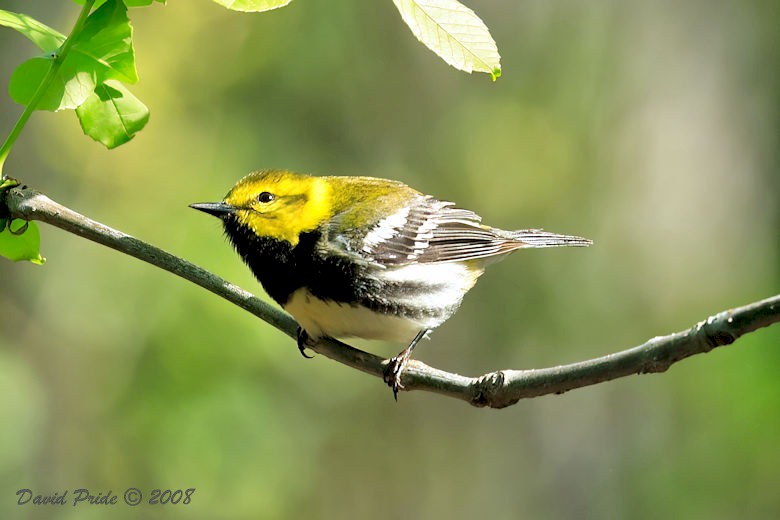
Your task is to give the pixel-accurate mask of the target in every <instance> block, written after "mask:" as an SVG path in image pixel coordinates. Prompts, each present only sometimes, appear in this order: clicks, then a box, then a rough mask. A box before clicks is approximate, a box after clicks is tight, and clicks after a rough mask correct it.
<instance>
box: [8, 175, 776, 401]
mask: <svg viewBox="0 0 780 520" xmlns="http://www.w3.org/2000/svg"><path fill="white" fill-rule="evenodd" d="M2 202H3V201H2V200H0V204H2ZM5 204H6V205H7V207H8V210H9V212H10V215H11V216H12V217H14V218H21V219H25V220H40V221H42V222H46V223H47V224H51V225H53V226H56V227H58V228H61V229H64V230H65V231H68V232H70V233H73V234H76V235H79V236H81V237H84V238H86V239H89V240H92V241H94V242H97V243H99V244H103V245H105V246H107V247H110V248H112V249H116V250H117V251H120V252H122V253H125V254H128V255H131V256H134V257H135V258H138V259H140V260H143V261H144V262H148V263H150V264H152V265H155V266H157V267H160V268H162V269H165V270H166V271H169V272H171V273H173V274H175V275H177V276H180V277H182V278H184V279H186V280H189V281H191V282H193V283H195V284H197V285H200V286H201V287H203V288H204V289H207V290H209V291H211V292H213V293H214V294H216V295H218V296H221V297H222V298H224V299H226V300H228V301H229V302H231V303H234V304H235V305H238V306H239V307H241V308H242V309H245V310H247V311H249V312H251V313H252V314H254V315H255V316H257V317H258V318H260V319H262V320H264V321H266V322H267V323H269V324H270V325H272V326H274V327H276V328H277V329H279V330H281V331H282V332H284V333H286V334H287V335H288V336H290V337H292V338H295V337H296V329H297V323H296V322H295V320H293V318H292V317H290V316H289V315H287V314H285V313H284V312H282V311H281V310H279V309H277V308H275V307H273V306H271V305H269V304H267V303H266V302H264V301H263V300H261V299H259V298H257V297H256V296H253V295H252V294H250V293H248V292H247V291H245V290H243V289H241V288H239V287H237V286H235V285H233V284H231V283H229V282H227V281H225V280H223V279H222V278H220V277H218V276H216V275H214V274H212V273H210V272H208V271H206V270H205V269H203V268H201V267H198V266H197V265H195V264H192V263H190V262H188V261H186V260H183V259H181V258H178V257H176V256H174V255H172V254H170V253H168V252H166V251H163V250H162V249H159V248H157V247H155V246H152V245H150V244H147V243H146V242H143V241H141V240H138V239H137V238H134V237H132V236H130V235H126V234H124V233H122V232H120V231H117V230H115V229H112V228H110V227H108V226H105V225H103V224H101V223H99V222H95V221H94V220H90V219H88V218H87V217H85V216H83V215H81V214H79V213H76V212H75V211H72V210H70V209H68V208H66V207H64V206H62V205H60V204H57V203H56V202H54V201H52V200H51V199H49V198H48V197H46V196H45V195H42V194H40V193H38V192H36V191H34V190H32V189H29V188H26V187H22V188H13V189H11V190H9V191H8V192H7V195H6V200H5ZM777 322H780V295H777V296H773V297H771V298H767V299H765V300H762V301H759V302H755V303H751V304H749V305H745V306H742V307H737V308H734V309H731V310H728V311H723V312H721V313H718V314H716V315H714V316H711V317H709V318H707V319H706V320H704V321H702V322H700V323H698V324H697V325H695V326H694V327H691V328H690V329H688V330H685V331H682V332H677V333H674V334H670V335H668V336H659V337H656V338H653V339H651V340H649V341H647V342H646V343H644V344H642V345H639V346H638V347H634V348H631V349H628V350H624V351H622V352H617V353H615V354H609V355H607V356H603V357H600V358H596V359H591V360H587V361H582V362H579V363H572V364H570V365H562V366H557V367H551V368H544V369H539V370H500V371H497V372H491V373H489V374H485V375H483V376H480V377H465V376H461V375H458V374H453V373H450V372H445V371H443V370H439V369H436V368H433V367H430V366H428V365H426V364H424V363H422V362H420V361H417V360H412V361H410V363H409V365H408V366H407V368H406V370H405V371H404V373H403V377H402V382H403V385H404V389H405V390H426V391H430V392H436V393H439V394H442V395H447V396H450V397H455V398H457V399H461V400H463V401H466V402H468V403H470V404H472V405H475V406H489V407H491V408H503V407H506V406H510V405H512V404H514V403H516V402H518V401H519V400H520V399H524V398H528V397H537V396H541V395H547V394H560V393H563V392H566V391H568V390H573V389H575V388H581V387H584V386H589V385H593V384H597V383H601V382H604V381H609V380H612V379H617V378H620V377H625V376H628V375H632V374H645V373H651V372H663V371H665V370H666V369H668V368H669V367H670V366H671V365H672V364H674V363H676V362H678V361H680V360H682V359H685V358H687V357H690V356H692V355H694V354H700V353H704V352H709V351H710V350H712V349H713V348H715V347H719V346H722V345H728V344H730V343H733V342H734V341H735V340H736V339H737V338H739V337H740V336H742V335H744V334H747V333H749V332H752V331H754V330H756V329H759V328H761V327H766V326H768V325H771V324H773V323H777ZM312 350H314V351H315V352H317V353H319V354H322V355H324V356H326V357H328V358H330V359H333V360H335V361H338V362H339V363H342V364H344V365H348V366H350V367H353V368H356V369H358V370H361V371H363V372H366V373H367V374H371V375H374V376H377V377H379V378H382V375H383V372H384V367H385V365H386V363H387V360H385V359H382V358H381V357H379V356H375V355H374V354H369V353H368V352H363V351H362V350H358V349H356V348H354V347H351V346H349V345H347V344H345V343H341V342H339V341H336V340H323V341H320V342H319V343H317V344H316V345H313V346H312Z"/></svg>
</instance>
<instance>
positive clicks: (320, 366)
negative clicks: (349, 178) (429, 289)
mask: <svg viewBox="0 0 780 520" xmlns="http://www.w3.org/2000/svg"><path fill="white" fill-rule="evenodd" d="M467 4H468V5H469V6H470V7H472V8H474V9H475V10H476V11H477V13H478V14H479V15H480V16H481V17H482V18H483V20H484V21H485V22H486V24H487V25H488V27H489V28H490V29H491V32H492V34H493V36H494V38H495V39H496V41H497V42H498V45H499V50H500V51H501V55H502V65H503V70H504V74H503V76H502V77H501V78H500V79H499V80H498V81H497V82H495V83H492V82H491V81H490V79H489V76H487V75H481V74H479V75H474V76H469V75H467V74H464V73H461V72H458V71H456V70H455V69H452V68H450V67H448V66H447V65H446V64H444V63H443V62H442V61H441V60H440V59H438V58H437V57H436V56H435V55H433V54H432V53H431V52H429V51H428V50H427V49H425V48H424V47H423V46H422V45H421V44H419V43H418V42H417V41H416V40H415V39H414V37H413V36H412V35H411V33H410V32H409V31H408V29H407V28H406V27H405V26H404V25H403V23H402V22H401V20H400V17H399V16H398V13H397V12H396V10H395V8H394V6H393V5H392V2H390V0H383V1H375V2H365V1H359V0H352V1H345V2H315V1H308V0H298V1H296V2H293V3H292V4H291V5H290V6H289V7H286V8H284V9H280V10H277V11H274V12H270V13H265V14H256V15H250V14H239V13H232V12H228V11H226V10H224V9H222V8H221V7H219V6H217V5H216V4H213V3H211V2H208V1H206V0H201V1H198V2H189V1H188V2H175V1H173V2H170V4H169V5H168V6H166V7H160V6H156V7H154V8H148V9H139V10H133V11H131V13H130V15H131V19H132V21H133V24H134V27H135V40H136V54H137V59H138V62H139V72H140V75H141V82H140V84H138V85H137V86H134V87H132V90H133V92H134V93H135V94H136V95H138V97H140V98H141V99H142V100H143V101H144V102H145V103H146V104H147V105H148V106H149V107H150V108H151V110H152V116H151V120H150V123H149V125H148V127H147V128H146V129H145V130H144V131H143V132H141V134H140V135H139V136H138V137H137V138H136V139H135V140H133V141H132V142H130V143H129V144H127V145H125V146H122V147H121V148H119V149H117V150H114V151H111V152H109V151H106V150H104V149H103V148H102V147H101V146H100V145H98V144H96V143H94V142H92V141H91V140H89V139H88V138H86V137H84V136H83V135H81V131H80V129H79V128H78V123H77V121H76V118H75V116H74V114H73V113H69V112H65V113H58V114H51V113H36V114H35V115H34V116H33V118H32V120H31V122H30V125H29V127H28V128H27V129H26V130H25V132H24V134H23V135H22V138H21V139H20V141H19V142H18V143H17V146H16V147H15V148H14V150H13V152H12V154H11V157H10V159H9V162H8V164H7V165H6V172H7V173H8V174H9V175H11V176H14V177H17V178H19V179H22V180H23V181H24V182H25V183H27V184H29V185H31V186H34V187H36V188H37V189H39V190H41V191H43V192H45V193H46V194H48V195H49V196H51V197H52V198H54V199H55V200H57V201H59V202H61V203H63V204H65V205H67V206H69V207H71V208H74V209H76V210H77V211H80V212H82V213H84V214H86V215H88V216H90V217H92V218H95V219H97V220H99V221H101V222H104V223H106V224H108V225H111V226H114V227H116V228H118V229H121V230H123V231H125V232H127V233H130V234H133V235H136V236H138V237H140V238H142V239H144V240H147V241H149V242H151V243H153V244H156V245H159V246H162V247H164V248H166V249H168V250H169V251H171V252H173V253H175V254H178V255H180V256H183V257H185V258H187V259H189V260H192V261H194V262H195V263H198V264H200V265H202V266H204V267H206V268H208V269H210V270H212V271H214V272H215V273H218V274H220V275H221V276H223V277H225V278H227V279H228V280H231V281H232V282H235V283H237V284H238V285H240V286H242V287H244V288H247V289H249V290H251V291H253V292H255V293H258V294H261V293H262V290H261V288H260V287H259V285H258V284H257V283H256V282H255V280H254V279H253V278H252V276H251V275H250V273H249V271H248V270H247V269H246V268H245V267H244V266H243V264H242V263H241V262H240V260H239V259H238V257H237V256H236V255H235V254H234V253H233V252H232V251H231V249H230V248H229V246H228V245H227V243H226V242H225V240H224V238H223V237H222V233H221V229H220V226H219V223H218V222H217V221H216V220H214V219H210V218H208V217H206V216H204V215H202V214H199V213H196V212H195V211H192V210H190V209H188V208H187V204H189V203H191V202H197V201H210V200H216V199H219V198H220V197H221V196H222V195H223V194H224V193H225V192H226V191H227V189H228V188H229V187H230V186H231V185H232V184H233V183H234V182H235V181H236V180H237V179H238V178H239V177H241V176H243V175H244V174H246V173H248V172H249V171H251V170H253V169H258V168H264V167H285V168H290V169H294V170H299V171H306V172H310V173H316V174H344V175H373V176H380V177H389V178H394V179H399V180H403V181H405V182H407V183H409V184H411V185H412V186H414V187H416V188H418V189H420V190H421V191H424V192H427V193H431V194H434V195H436V196H438V197H441V198H445V199H449V200H454V201H456V202H458V203H459V204H460V205H461V206H464V207H468V208H470V209H473V210H475V211H477V212H479V213H480V214H482V215H483V217H484V219H485V221H486V222H488V223H490V224H492V225H495V226H499V227H504V228H522V227H543V228H545V229H548V230H550V231H557V232H561V233H573V234H579V235H582V236H586V237H589V238H592V239H593V240H594V241H595V245H594V246H593V247H591V248H590V249H587V250H581V249H577V250H542V251H530V252H521V253H519V254H517V255H515V256H513V257H512V258H510V259H508V260H506V261H505V262H502V263H500V264H497V265H495V266H493V267H492V268H491V269H490V270H489V272H488V273H487V275H486V276H485V277H483V278H482V279H481V281H480V283H479V284H478V285H477V287H476V288H475V289H474V290H473V291H472V292H471V293H470V294H469V296H468V297H467V298H466V300H465V302H464V304H463V306H462V308H461V310H460V311H459V313H458V314H457V315H456V316H455V317H454V318H453V319H452V320H450V321H449V322H448V323H447V324H445V325H444V326H442V327H441V328H440V329H439V330H437V331H436V333H435V334H433V336H432V341H430V342H426V344H424V345H422V347H421V348H420V349H419V350H418V353H417V357H418V358H419V359H421V360H423V361H425V362H426V363H429V364H431V365H433V366H436V367H439V368H442V369H445V370H449V371H453V372H458V373H463V374H468V375H479V374H482V373H484V372H487V371H492V370H497V369H502V368H539V367H545V366H552V365H556V364H562V363H568V362H573V361H579V360H583V359H587V358H591V357H594V356H598V355H603V354H607V353H610V352H614V351H617V350H620V349H623V348H627V347H630V346H634V345H637V344H639V343H642V342H643V341H645V340H647V339H648V338H650V337H653V336H655V335H661V334H666V333H670V332H673V331H677V330H680V329H684V328H687V327H689V326H691V325H693V324H694V323H695V322H696V321H698V320H700V319H703V318H705V317H706V316H708V315H709V314H712V313H715V312H718V311H720V310H723V309H726V308H729V307H733V306H736V305H740V304H744V303H748V302H751V301H754V300H757V299H761V298H763V297H766V296H769V295H772V294H775V293H777V292H780V268H779V266H780V233H778V230H779V229H780V217H779V216H780V182H779V181H780V177H779V176H778V170H779V169H780V110H778V107H780V31H778V30H777V20H778V19H780V4H778V3H777V2H767V1H762V0H749V1H743V2H725V1H714V2H713V1H703V0H694V1H691V2H684V3H679V2H674V1H671V0H661V1H660V2H643V1H640V0H627V1H622V2H618V1H600V2H586V1H556V0H552V1H547V2H539V1H532V0H530V1H529V0H521V1H519V2H493V1H488V0H470V1H468V2H467ZM0 8H3V9H8V10H14V11H22V12H26V13H29V14H31V15H33V16H36V17H37V18H39V19H40V20H42V21H43V22H45V23H47V24H49V25H51V26H53V27H56V28H58V29H59V30H61V31H63V32H66V33H67V32H68V30H69V28H70V27H71V25H72V23H73V21H74V20H75V17H76V16H77V13H78V7H77V6H76V5H75V4H73V3H72V2H68V1H57V2H54V1H47V2H28V1H24V0H16V1H2V2H0ZM34 54H36V50H35V48H34V47H33V46H32V44H30V43H29V42H28V41H27V40H25V39H23V38H22V37H21V36H19V35H18V34H16V33H14V32H13V31H11V30H7V29H2V30H0V84H2V89H3V91H5V89H6V88H7V83H8V78H9V76H10V73H11V71H12V69H13V67H14V66H16V65H17V64H18V63H20V62H21V61H23V60H24V59H26V58H27V57H29V56H32V55H34ZM20 112H21V108H20V107H19V106H17V105H14V104H13V103H12V102H11V101H10V100H9V99H8V98H7V95H6V94H3V96H2V98H1V99H0V130H1V131H2V134H3V135H5V134H6V133H7V132H8V130H9V129H10V128H11V126H12V124H13V121H14V120H15V119H16V117H18V114H19V113H20ZM41 234H42V239H43V246H42V247H43V254H44V256H46V257H47V258H48V262H47V263H46V265H45V266H44V267H37V266H34V265H32V264H13V263H11V262H8V261H4V260H0V421H1V422H2V427H0V517H3V518H39V517H42V518H45V517H52V518H108V517H110V518H120V519H122V518H304V517H307V518H369V517H370V518H378V519H382V518H387V519H399V518H440V517H450V518H466V517H475V516H481V517H489V518H496V519H504V518H506V519H511V518H534V519H569V518H593V519H602V518H638V519H657V518H686V519H708V520H711V519H718V518H724V519H726V518H737V517H744V518H751V519H759V518H777V517H778V516H779V515H780V494H778V491H777V489H778V482H780V469H778V468H780V448H779V447H778V438H780V379H778V368H779V367H780V350H779V349H778V346H779V344H780V326H775V327H773V328H770V329H765V330H762V331H759V332H756V333H754V334H751V335H749V336H747V337H745V338H743V339H741V340H740V341H739V342H738V343H736V344H735V345H734V346H732V347H726V348H722V349H717V350H716V351H714V352H713V353H711V354H709V355H702V356H696V357H694V358H692V359H689V360H687V361H684V362H682V363H680V364H678V365H675V366H674V367H672V369H671V370H670V371H669V372H667V373H665V374H662V375H654V376H642V377H631V378H627V379H623V380H620V381H615V382H610V383H606V384H601V385H598V386H595V387H591V388H586V389H581V390H577V391H574V392H570V393H567V394H564V395H562V396H550V397H543V398H538V399H532V400H527V401H523V402H520V403H519V404H517V405H516V406H513V407H511V408H508V409H505V410H500V411H495V410H485V409H476V408H471V407H469V406H468V405H466V404H464V403H462V402H459V401H455V400H452V399H447V398H443V397H439V396H436V395H433V394H427V393H422V392H414V393H403V394H401V395H400V399H399V402H398V403H395V402H393V400H392V397H391V393H390V391H389V390H388V389H387V388H386V387H384V386H383V384H382V383H381V382H380V381H379V380H378V379H375V378H371V377H368V376H366V375H363V374H361V373H358V372H356V371H355V370H351V369H348V368H346V367H343V366H341V365H338V364H336V363H334V362H331V361H329V360H327V359H325V358H323V357H320V356H318V357H316V358H315V359H313V360H303V359H302V358H301V357H300V355H299V354H298V352H297V350H296V348H295V345H294V344H293V342H292V341H290V340H289V339H288V338H287V337H285V336H284V335H282V334H281V333H279V332H276V331H275V330H274V329H272V328H271V327H269V326H267V325H265V324H264V323H262V322H260V321H258V320H257V319H254V318H253V317H251V316H250V315H249V314H247V313H246V312H244V311H242V310H240V309H238V308H236V307H233V306H231V305H229V304H227V303H225V302H224V301H222V300H220V299H218V298H217V297H215V296H213V295H211V294H209V293H207V292H205V291H203V290H202V289H200V288H197V287H195V286H193V285H191V284H189V283H187V282H184V281H182V280H180V279H177V278H175V277H173V276H171V275H169V274H167V273H164V272H162V271H160V270H158V269H154V268H152V267H150V266H147V265H145V264H142V263H140V262H138V261H136V260H133V259H130V258H128V257H125V256H123V255H120V254H118V253H115V252H113V251H110V250H108V249H106V248H103V247H100V246H97V245H94V244H92V243H89V242H86V241H84V240H81V239H79V238H77V237H75V236H73V235H69V234H67V233H64V232H61V231H59V230H57V229H54V228H51V227H48V226H45V225H42V226H41ZM354 343H355V344H356V345H358V346H360V345H361V342H360V341H356V342H354ZM367 348H369V349H371V350H373V351H374V352H377V353H379V354H382V355H391V354H393V353H395V352H396V351H397V350H398V349H399V345H383V344H373V345H370V346H368V347H367ZM130 486H134V487H138V488H139V489H141V490H142V491H144V492H145V493H148V492H149V490H151V489H153V488H163V489H166V488H168V489H186V488H190V487H194V488H196V489H197V491H196V493H195V494H194V496H193V501H192V503H191V504H190V505H188V506H183V505H181V504H180V505H177V506H171V505H168V506H150V505H145V506H139V507H136V508H131V507H128V506H124V505H118V506H115V507H113V508H110V509H107V508H105V507H97V506H93V507H84V506H81V507H77V508H73V507H70V506H68V507H49V508H42V507H35V508H34V507H32V506H30V505H28V506H24V507H20V506H17V505H16V495H15V493H16V490H18V489H20V488H31V489H33V491H34V492H36V493H54V492H61V491H62V490H65V489H69V490H71V493H72V491H73V490H74V489H76V488H79V487H88V488H90V489H91V490H92V491H93V492H97V491H101V492H105V491H107V490H109V489H110V490H112V491H113V493H114V494H119V495H120V500H121V493H122V492H123V491H124V489H126V488H127V487H130ZM107 515H110V516H107Z"/></svg>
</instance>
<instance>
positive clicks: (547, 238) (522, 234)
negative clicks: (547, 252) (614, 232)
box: [510, 229, 593, 247]
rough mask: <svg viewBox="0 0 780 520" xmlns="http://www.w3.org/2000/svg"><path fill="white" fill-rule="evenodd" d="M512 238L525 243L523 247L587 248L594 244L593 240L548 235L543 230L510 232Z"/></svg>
mask: <svg viewBox="0 0 780 520" xmlns="http://www.w3.org/2000/svg"><path fill="white" fill-rule="evenodd" d="M510 233H511V235H512V238H513V239H514V240H518V241H520V242H523V244H525V246H523V247H562V246H569V247H586V246H589V245H591V244H593V241H592V240H588V239H587V238H582V237H575V236H573V235H558V234H556V233H548V232H546V231H542V230H541V229H521V230H518V231H510Z"/></svg>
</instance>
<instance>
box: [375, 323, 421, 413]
mask: <svg viewBox="0 0 780 520" xmlns="http://www.w3.org/2000/svg"><path fill="white" fill-rule="evenodd" d="M428 332H429V331H428V330H427V329H424V330H421V331H420V332H419V333H417V335H416V336H415V337H414V339H413V340H412V342H411V343H410V344H409V346H408V347H406V348H405V349H403V350H402V351H401V352H399V353H398V355H397V356H393V357H391V358H390V359H389V360H388V361H387V366H386V367H385V371H384V374H383V379H384V381H385V383H387V386H389V387H390V388H392V390H393V399H395V400H396V401H398V391H399V390H402V389H403V388H404V385H403V384H401V375H402V374H403V372H404V369H405V368H406V365H407V364H408V363H409V359H410V358H411V357H412V351H413V350H414V347H416V346H417V343H418V342H419V341H420V340H421V339H423V338H424V337H425V335H426V334H428Z"/></svg>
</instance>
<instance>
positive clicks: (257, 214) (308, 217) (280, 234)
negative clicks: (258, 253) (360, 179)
mask: <svg viewBox="0 0 780 520" xmlns="http://www.w3.org/2000/svg"><path fill="white" fill-rule="evenodd" d="M330 190H331V187H330V186H329V185H328V183H327V182H325V181H324V180H323V178H321V177H311V176H309V175H302V174H299V173H293V172H290V171H288V170H261V171H257V172H253V173H250V174H249V175H247V176H246V177H244V178H243V179H241V180H240V181H238V182H237V183H236V185H235V186H233V188H232V189H231V190H230V191H229V192H228V194H227V195H226V196H225V198H224V200H223V201H222V202H221V203H203V204H193V205H192V207H194V208H195V209H199V210H201V211H205V212H207V213H211V214H212V215H216V216H219V217H222V218H226V217H227V216H228V215H232V216H233V217H232V218H235V219H236V221H237V222H238V223H239V224H240V225H242V226H246V227H248V228H249V229H251V230H252V231H253V232H254V233H255V234H256V235H258V236H261V237H270V238H275V239H277V240H285V241H287V242H289V243H290V244H291V245H292V246H295V245H297V244H298V237H299V235H300V234H301V233H302V232H305V231H312V230H314V229H315V228H316V227H317V226H318V225H319V224H320V223H322V222H323V221H325V220H327V219H329V218H330V217H332V216H333V207H332V205H331V204H330V201H331V197H330Z"/></svg>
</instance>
